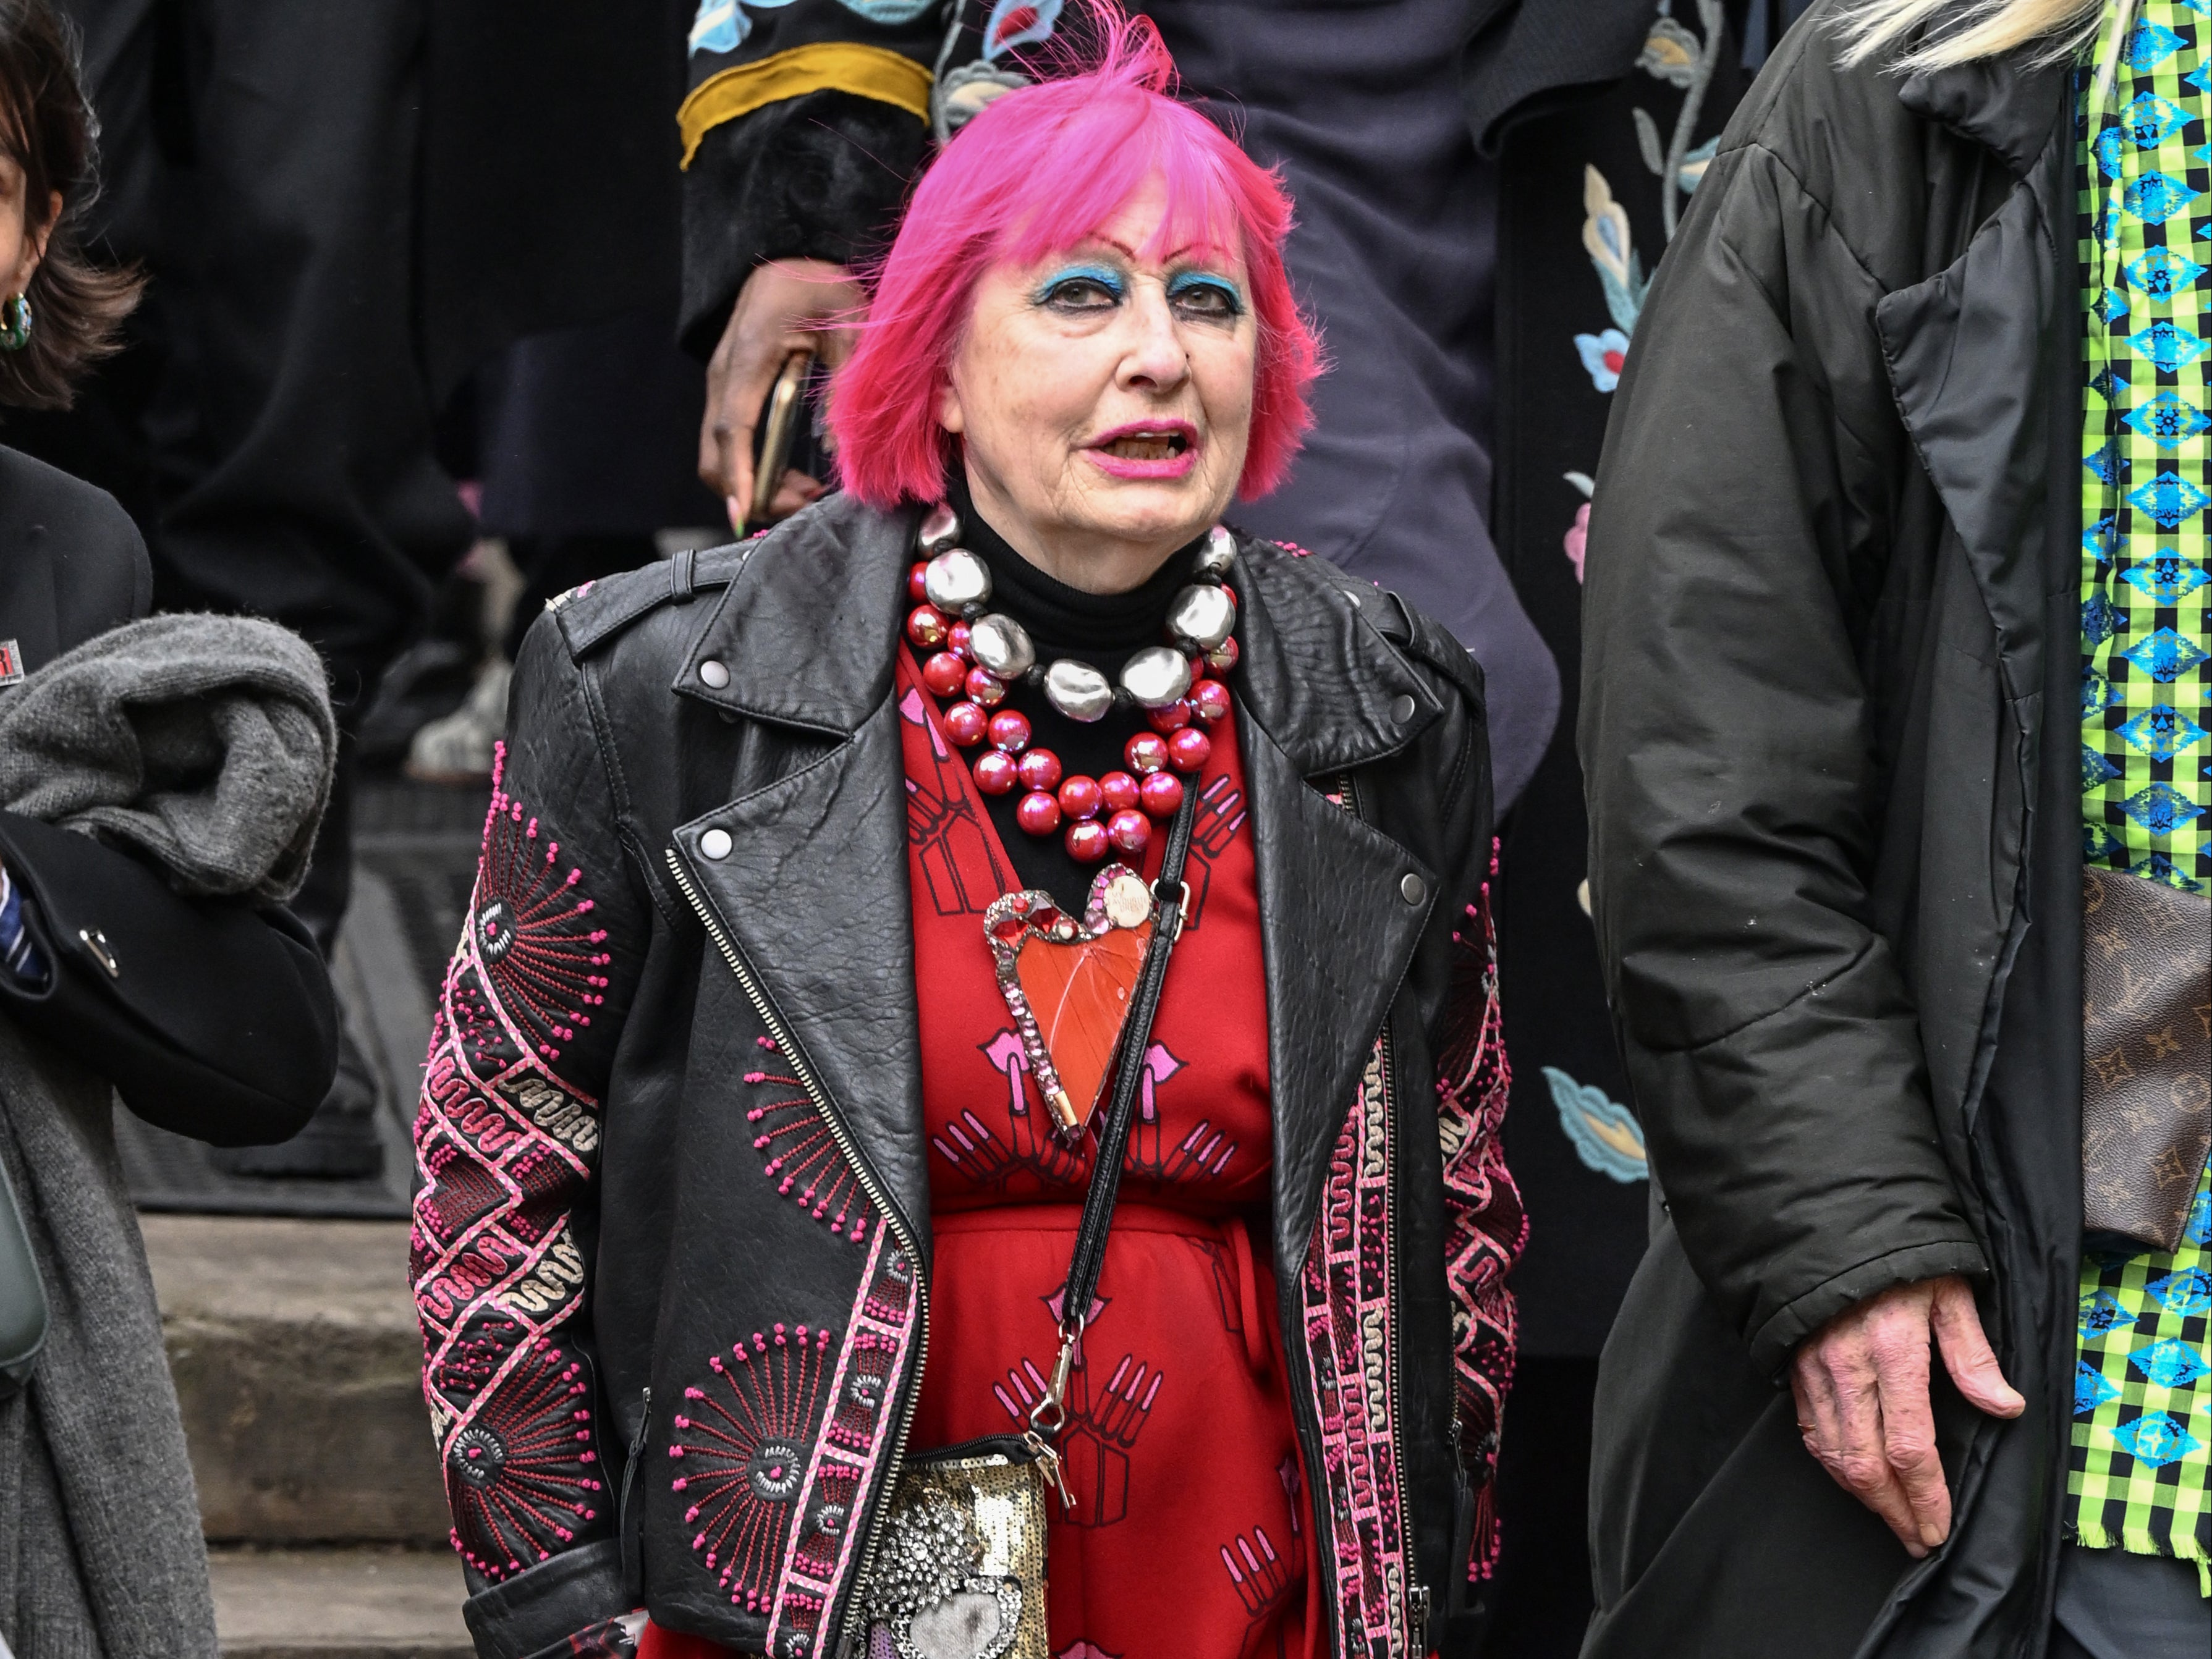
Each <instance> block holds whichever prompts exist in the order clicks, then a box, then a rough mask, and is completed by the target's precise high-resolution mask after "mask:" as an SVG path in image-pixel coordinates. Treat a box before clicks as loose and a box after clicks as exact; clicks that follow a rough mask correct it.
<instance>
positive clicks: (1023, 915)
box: [983, 864, 1153, 1135]
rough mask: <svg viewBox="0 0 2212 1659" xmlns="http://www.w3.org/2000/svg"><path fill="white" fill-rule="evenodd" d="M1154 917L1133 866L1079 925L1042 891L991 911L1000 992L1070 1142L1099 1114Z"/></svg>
mask: <svg viewBox="0 0 2212 1659" xmlns="http://www.w3.org/2000/svg"><path fill="white" fill-rule="evenodd" d="M1152 915H1153V906H1152V889H1151V888H1149V887H1146V885H1145V883H1144V881H1143V878H1141V877H1140V876H1139V875H1137V874H1136V873H1135V872H1134V871H1133V870H1131V869H1129V868H1128V866H1127V865H1126V864H1109V865H1108V866H1107V867H1106V868H1105V869H1102V870H1100V871H1099V872H1098V874H1097V877H1096V878H1094V879H1093V881H1091V900H1090V903H1089V904H1088V905H1086V906H1085V909H1084V912H1083V919H1082V921H1080V922H1078V921H1077V920H1076V919H1075V918H1074V917H1072V916H1070V915H1068V914H1067V912H1066V911H1063V910H1062V909H1060V906H1059V905H1057V904H1056V903H1054V900H1053V897H1052V895H1051V894H1050V893H1046V892H1043V891H1042V889H1040V888H1036V887H1030V888H1027V889H1025V890H1024V891H1023V892H1020V893H1008V894H1007V895H1006V897H1005V898H1003V899H998V900H996V901H994V903H993V904H992V905H991V907H990V909H989V910H987V911H985V912H984V913H983V932H984V935H985V937H987V939H989V941H990V942H991V954H992V956H993V957H994V959H995V960H997V962H998V967H999V990H1000V992H1001V993H1002V994H1003V995H1004V996H1005V997H1006V1007H1007V1008H1008V1010H1009V1011H1010V1012H1012V1014H1013V1016H1014V1030H1015V1031H1016V1032H1017V1033H1018V1034H1019V1036H1020V1038H1021V1039H1022V1050H1023V1051H1024V1053H1025V1054H1027V1055H1028V1056H1029V1062H1030V1075H1032V1076H1034V1077H1035V1078H1036V1082H1037V1090H1038V1092H1039V1093H1042V1095H1043V1096H1044V1099H1045V1104H1046V1105H1048V1107H1050V1108H1051V1110H1052V1115H1053V1117H1054V1120H1055V1121H1056V1122H1057V1123H1059V1124H1060V1129H1062V1130H1063V1131H1064V1132H1066V1133H1067V1134H1070V1135H1073V1134H1074V1133H1076V1132H1077V1131H1079V1130H1080V1129H1082V1128H1083V1126H1084V1125H1085V1124H1086V1123H1089V1122H1090V1121H1091V1114H1092V1113H1093V1112H1094V1111H1097V1109H1098V1097H1099V1095H1100V1094H1101V1093H1103V1091H1104V1089H1105V1087H1106V1077H1107V1074H1108V1073H1109V1072H1110V1071H1111V1070H1112V1069H1113V1065H1114V1054H1115V1050H1116V1049H1118V1048H1119V1047H1120V1046H1121V1026H1122V1022H1123V1021H1124V1020H1127V1018H1128V1017H1129V999H1130V998H1131V997H1132V996H1134V995H1135V994H1136V990H1137V976H1138V974H1139V972H1142V971H1143V968H1144V966H1145V948H1146V946H1147V945H1148V944H1149V943H1150V942H1151V941H1152Z"/></svg>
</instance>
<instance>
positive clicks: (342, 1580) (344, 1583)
mask: <svg viewBox="0 0 2212 1659" xmlns="http://www.w3.org/2000/svg"><path fill="white" fill-rule="evenodd" d="M208 1571H209V1576H210V1577H211V1578H212V1579H213V1580H214V1581H215V1622H216V1634H217V1635H218V1636H219V1637H220V1638H222V1652H223V1656H224V1659H474V1655H475V1652H476V1650H475V1648H474V1647H473V1646H472V1645H471V1644H470V1641H469V1636H468V1630H467V1628H466V1626H464V1625H463V1624H462V1623H461V1611H460V1609H461V1597H462V1595H463V1594H464V1591H463V1589H462V1585H461V1564H460V1560H459V1558H458V1557H457V1556H455V1555H454V1554H453V1552H452V1551H451V1550H447V1549H440V1550H401V1549H335V1550H289V1549H288V1550H257V1549H215V1550H210V1552H209V1553H208Z"/></svg>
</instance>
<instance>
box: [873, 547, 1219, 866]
mask: <svg viewBox="0 0 2212 1659" xmlns="http://www.w3.org/2000/svg"><path fill="white" fill-rule="evenodd" d="M959 539H960V520H959V519H958V518H957V517H956V516H955V515H954V513H953V512H952V509H951V508H950V507H949V506H944V505H942V504H940V505H939V506H935V507H933V508H932V509H931V510H930V512H929V514H928V516H927V518H924V519H923V520H922V524H921V539H920V543H919V545H920V549H921V553H922V554H924V555H925V557H924V559H923V561H922V562H921V563H919V564H917V565H915V567H914V569H913V571H912V572H911V573H910V574H909V575H908V578H907V591H908V596H910V597H912V598H913V599H915V600H916V601H918V602H917V603H916V604H915V608H914V609H912V610H911V611H909V612H908V614H907V619H906V637H907V638H908V639H910V640H912V641H913V642H914V645H915V649H916V650H917V651H928V652H931V653H932V654H931V655H930V656H929V657H926V658H924V659H923V662H922V664H921V682H922V684H923V685H925V686H927V687H929V689H930V691H931V692H932V693H933V694H934V695H936V696H938V697H940V698H945V699H951V701H950V702H949V703H948V705H946V706H945V709H944V715H943V717H944V722H945V735H946V736H948V737H950V738H951V740H952V741H953V742H955V743H957V744H958V745H959V746H960V747H961V748H976V747H978V746H979V745H981V746H983V747H982V752H981V754H978V755H977V756H976V757H975V763H974V767H973V770H974V773H975V787H976V788H977V789H979V790H982V791H983V793H984V794H986V795H1010V794H1012V792H1013V791H1014V790H1015V789H1017V788H1020V789H1023V790H1027V791H1028V792H1027V793H1026V794H1024V796H1022V798H1021V800H1020V801H1019V802H1018V803H1016V805H1015V808H1014V821H1015V822H1016V823H1018V824H1019V825H1020V826H1022V828H1023V829H1024V830H1025V831H1027V832H1028V833H1030V834H1031V835H1036V836H1046V835H1050V834H1052V833H1054V832H1055V831H1058V832H1060V833H1061V835H1062V836H1063V837H1064V845H1066V848H1067V855H1068V857H1071V858H1073V859H1074V860H1076V862H1077V863H1084V864H1095V863H1098V862H1099V861H1100V860H1101V859H1103V858H1104V857H1106V856H1107V854H1108V853H1109V852H1114V851H1118V852H1121V853H1125V854H1127V856H1128V857H1132V858H1141V857H1144V854H1145V849H1146V847H1148V846H1150V845H1152V825H1153V824H1154V822H1156V821H1158V822H1164V821H1166V820H1168V819H1170V818H1172V817H1174V816H1175V813H1176V808H1178V807H1180V806H1181V805H1182V791H1183V781H1182V777H1179V776H1178V775H1177V774H1178V773H1184V774H1188V773H1194V772H1198V771H1199V770H1200V768H1201V767H1203V766H1205V765H1206V760H1207V759H1208V758H1209V757H1210V756H1211V755H1212V753H1213V742H1212V739H1211V738H1210V737H1208V736H1206V728H1207V727H1209V726H1212V725H1215V724H1218V723H1219V722H1220V721H1222V720H1223V719H1225V718H1226V717H1227V716H1228V713H1229V687H1227V686H1225V685H1224V684H1223V683H1222V682H1221V681H1219V680H1218V679H1215V678H1209V677H1208V670H1211V671H1212V673H1213V674H1214V675H1222V674H1226V673H1228V671H1229V670H1230V669H1232V668H1234V667H1236V665H1237V642H1236V640H1234V639H1231V638H1230V634H1231V632H1232V631H1233V630H1234V629H1235V628H1236V626H1237V596H1236V595H1234V594H1233V593H1231V591H1230V590H1228V589H1227V588H1225V587H1224V586H1222V585H1221V578H1223V577H1224V576H1225V575H1226V574H1227V573H1228V572H1229V568H1230V566H1231V564H1232V563H1233V562H1234V561H1235V560H1236V557H1237V541H1236V538H1235V537H1234V536H1231V535H1230V533H1229V532H1228V531H1227V530H1224V529H1222V528H1221V527H1220V526H1219V525H1218V524H1217V525H1215V526H1214V528H1213V529H1212V530H1210V531H1208V532H1207V534H1206V545H1205V546H1204V547H1203V548H1200V550H1199V554H1198V564H1197V568H1196V570H1195V571H1194V576H1195V577H1196V580H1194V582H1193V583H1192V584H1190V585H1189V586H1188V587H1187V588H1184V589H1183V590H1182V591H1181V592H1179V593H1177V594H1176V596H1175V598H1174V600H1173V602H1170V605H1169V606H1168V634H1169V637H1170V639H1172V640H1173V642H1174V643H1173V644H1171V645H1147V646H1146V648H1145V649H1144V650H1142V651H1139V652H1137V653H1136V655H1135V656H1133V657H1130V659H1129V660H1128V662H1127V663H1125V664H1124V665H1123V666H1122V669H1121V675H1119V676H1118V683H1116V682H1115V681H1109V680H1108V679H1107V678H1106V676H1105V675H1103V674H1101V673H1100V672H1099V671H1098V670H1097V669H1095V668H1093V667H1091V664H1090V663H1082V662H1078V661H1077V660H1076V659H1075V658H1073V657H1061V658H1060V659H1059V660H1058V661H1056V662H1054V663H1050V664H1044V663H1039V662H1038V661H1037V654H1036V645H1034V644H1033V643H1032V642H1031V641H1030V636H1029V630H1028V629H1026V628H1024V627H1023V626H1022V625H1021V624H1020V623H1019V622H1017V621H1014V619H1013V618H1012V617H1011V616H1008V615H1006V613H1005V612H1003V611H994V610H988V609H986V607H987V604H988V603H989V602H990V597H991V570H990V566H987V565H986V564H985V563H984V562H983V561H982V560H981V559H979V558H977V557H976V556H975V554H972V553H970V552H969V550H968V549H967V548H963V547H961V546H959V545H958V542H959ZM1017 682H1020V683H1024V684H1028V685H1032V686H1037V687H1042V690H1043V692H1044V696H1045V700H1046V701H1047V702H1048V703H1050V704H1051V705H1053V707H1054V708H1055V709H1057V710H1059V711H1060V712H1061V713H1062V714H1064V715H1066V717H1068V718H1069V719H1071V720H1080V721H1082V722H1084V723H1085V724H1090V723H1091V722H1092V721H1097V720H1103V719H1104V718H1105V717H1106V716H1107V714H1108V712H1109V711H1111V710H1113V709H1115V708H1117V707H1121V708H1141V709H1143V710H1144V711H1146V717H1147V718H1148V719H1149V721H1150V722H1151V724H1152V730H1150V731H1140V732H1139V733H1138V734H1137V735H1136V736H1133V737H1132V738H1130V740H1129V741H1128V742H1127V745H1125V746H1124V747H1123V748H1122V751H1121V756H1122V759H1123V760H1125V761H1126V762H1127V766H1128V770H1127V771H1126V772H1108V773H1106V774H1105V776H1103V778H1088V777H1085V776H1084V775H1082V774H1081V773H1073V774H1069V773H1067V772H1066V769H1065V768H1064V767H1063V766H1061V765H1060V757H1059V756H1058V755H1057V754H1054V753H1053V752H1052V751H1051V750H1050V749H1048V748H1042V747H1038V746H1036V745H1034V744H1033V743H1032V742H1031V737H1032V736H1033V734H1032V733H1031V731H1030V723H1029V717H1027V716H1026V715H1024V714H1023V713H1022V712H1021V711H1019V710H1018V709H1007V708H1000V707H999V705H1000V704H1001V703H1003V702H1005V701H1006V691H1007V688H1008V687H1011V686H1012V685H1014V684H1016V683H1017Z"/></svg>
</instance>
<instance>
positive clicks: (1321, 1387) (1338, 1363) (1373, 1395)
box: [1300, 1039, 1414, 1659]
mask: <svg viewBox="0 0 2212 1659" xmlns="http://www.w3.org/2000/svg"><path fill="white" fill-rule="evenodd" d="M1389 1112H1390V1087H1389V1061H1388V1059H1387V1057H1386V1056H1385V1054H1384V1050H1383V1044H1382V1042H1381V1041H1380V1040H1379V1039H1378V1040H1377V1041H1376V1044H1375V1051H1374V1053H1373V1054H1372V1055H1370V1057H1369V1058H1368V1062H1367V1069H1366V1070H1365V1071H1364V1073H1363V1074H1362V1075H1361V1077H1360V1081H1359V1089H1358V1093H1357V1095H1356V1096H1355V1097H1354V1098H1353V1100H1352V1110H1351V1111H1350V1112H1349V1113H1348V1114H1347V1115H1346V1119H1345V1124H1344V1129H1343V1132H1342V1133H1341V1134H1340V1135H1339V1136H1338V1137H1337V1142H1336V1147H1335V1148H1334V1151H1333V1152H1332V1153H1330V1156H1329V1167H1328V1178H1327V1180H1326V1182H1325V1183H1324V1184H1323V1186H1322V1204H1321V1214H1320V1215H1319V1216H1318V1217H1317V1218H1316V1220H1315V1222H1314V1238H1313V1243H1312V1245H1311V1247H1310V1249H1309V1250H1308V1251H1307V1256H1306V1266H1305V1271H1304V1274H1303V1275H1301V1278H1300V1289H1301V1291H1302V1292H1303V1293H1304V1323H1305V1341H1306V1352H1307V1355H1308V1357H1309V1358H1310V1360H1311V1362H1312V1365H1311V1369H1312V1375H1313V1398H1314V1408H1315V1414H1316V1419H1317V1420H1318V1421H1319V1422H1320V1424H1321V1445H1322V1456H1321V1465H1322V1467H1321V1469H1320V1471H1319V1474H1318V1475H1317V1477H1316V1478H1317V1479H1319V1480H1321V1481H1322V1483H1323V1484H1324V1485H1325V1486H1326V1487H1327V1489H1328V1514H1330V1515H1331V1516H1332V1517H1334V1525H1333V1526H1332V1527H1331V1528H1330V1529H1329V1530H1330V1532H1331V1534H1332V1535H1333V1541H1334V1548H1335V1559H1334V1562H1333V1563H1324V1564H1322V1568H1321V1570H1322V1571H1324V1572H1325V1573H1327V1574H1328V1577H1329V1580H1330V1583H1331V1587H1332V1589H1333V1591H1334V1594H1333V1595H1332V1597H1331V1599H1332V1600H1333V1601H1334V1603H1335V1608H1336V1612H1337V1615H1338V1619H1339V1621H1340V1629H1341V1630H1342V1631H1343V1632H1344V1635H1345V1643H1346V1646H1345V1651H1346V1654H1347V1655H1357V1656H1359V1659H1370V1656H1371V1659H1386V1656H1389V1655H1393V1654H1401V1653H1408V1652H1412V1651H1413V1650H1414V1648H1413V1642H1414V1638H1413V1636H1412V1635H1410V1634H1409V1633H1408V1632H1407V1630H1406V1628H1405V1613H1406V1585H1407V1559H1406V1540H1405V1519H1404V1517H1403V1515H1402V1514H1401V1512H1400V1508H1399V1488H1398V1471H1397V1469H1396V1468H1395V1458H1396V1456H1397V1454H1396V1451H1395V1445H1396V1435H1395V1427H1396V1425H1395V1423H1394V1422H1393V1420H1392V1416H1391V1413H1392V1409H1393V1407H1394V1403H1395V1402H1393V1401H1392V1399H1391V1397H1390V1387H1389V1375H1390V1353H1391V1347H1392V1345H1393V1344H1394V1343H1395V1341H1396V1340H1397V1333H1396V1332H1395V1330H1393V1329H1392V1328H1391V1323H1390V1319H1391V1281H1392V1278H1393V1276H1394V1275H1395V1262H1394V1261H1393V1259H1392V1251H1391V1249H1390V1238H1389V1229H1390V1182H1391V1175H1392V1170H1391V1147H1390V1136H1389Z"/></svg>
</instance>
